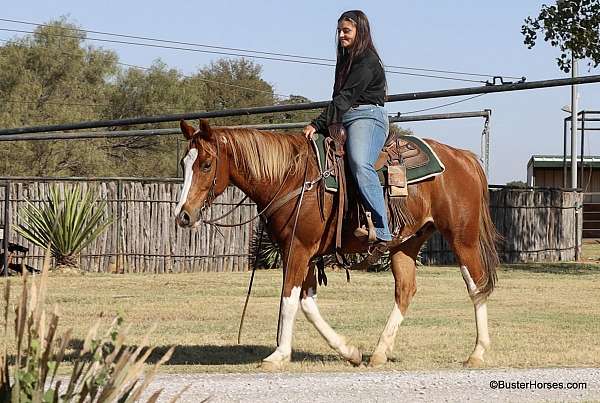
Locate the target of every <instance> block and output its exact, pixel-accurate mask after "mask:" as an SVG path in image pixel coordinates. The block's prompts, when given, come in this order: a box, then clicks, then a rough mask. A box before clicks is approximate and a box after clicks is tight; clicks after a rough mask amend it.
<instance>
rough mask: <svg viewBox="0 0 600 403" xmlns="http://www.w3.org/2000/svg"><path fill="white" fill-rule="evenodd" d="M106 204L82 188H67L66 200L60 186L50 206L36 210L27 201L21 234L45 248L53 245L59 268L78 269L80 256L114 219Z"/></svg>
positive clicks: (49, 200) (51, 196)
mask: <svg viewBox="0 0 600 403" xmlns="http://www.w3.org/2000/svg"><path fill="white" fill-rule="evenodd" d="M105 209H106V202H105V201H102V202H99V201H98V199H97V196H96V194H95V193H94V192H92V191H85V192H82V191H81V189H80V187H79V186H73V187H70V188H66V189H65V191H64V198H62V197H61V194H60V191H59V189H58V187H57V186H53V187H51V188H50V193H49V194H48V198H47V200H46V202H44V203H42V204H41V205H40V206H36V205H34V204H33V203H31V202H30V201H29V200H27V205H26V206H25V207H24V208H23V209H22V210H21V211H20V212H19V218H20V219H21V221H23V224H19V225H17V226H16V228H15V230H16V232H17V233H19V234H20V235H22V236H23V237H24V238H25V239H27V240H29V241H30V242H32V243H34V244H36V245H38V246H41V247H42V248H45V247H46V246H47V245H50V250H51V252H52V256H53V257H54V258H55V259H56V263H57V265H58V266H68V267H77V266H78V254H79V252H81V250H82V249H83V248H85V247H86V246H87V245H89V243H90V242H92V241H93V240H94V239H96V237H98V235H100V234H101V233H102V232H103V231H104V230H105V229H106V227H107V226H108V225H110V224H111V222H112V219H111V218H106V217H105V213H104V211H105Z"/></svg>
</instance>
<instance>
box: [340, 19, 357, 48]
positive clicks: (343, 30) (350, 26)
mask: <svg viewBox="0 0 600 403" xmlns="http://www.w3.org/2000/svg"><path fill="white" fill-rule="evenodd" d="M338 38H339V40H340V45H342V47H343V48H345V49H349V48H351V47H352V45H354V40H355V39H356V25H354V23H353V22H351V21H348V20H342V21H340V22H339V23H338Z"/></svg>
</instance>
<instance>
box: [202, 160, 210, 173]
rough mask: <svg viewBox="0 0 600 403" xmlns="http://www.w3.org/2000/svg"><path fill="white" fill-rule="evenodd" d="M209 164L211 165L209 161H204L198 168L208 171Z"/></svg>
mask: <svg viewBox="0 0 600 403" xmlns="http://www.w3.org/2000/svg"><path fill="white" fill-rule="evenodd" d="M211 166H212V162H211V161H204V162H203V163H202V165H200V169H202V171H203V172H208V171H210V167H211Z"/></svg>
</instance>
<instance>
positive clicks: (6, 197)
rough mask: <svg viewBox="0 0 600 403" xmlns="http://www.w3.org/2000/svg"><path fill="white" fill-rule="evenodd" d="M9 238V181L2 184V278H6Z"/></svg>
mask: <svg viewBox="0 0 600 403" xmlns="http://www.w3.org/2000/svg"><path fill="white" fill-rule="evenodd" d="M9 236H10V181H6V182H4V235H3V236H2V243H3V245H2V246H3V248H4V262H3V263H4V277H8V238H9Z"/></svg>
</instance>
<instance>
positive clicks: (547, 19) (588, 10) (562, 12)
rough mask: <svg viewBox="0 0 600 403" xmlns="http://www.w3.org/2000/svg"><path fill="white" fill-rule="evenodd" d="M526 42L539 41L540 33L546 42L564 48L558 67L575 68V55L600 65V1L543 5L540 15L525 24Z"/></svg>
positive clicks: (565, 0)
mask: <svg viewBox="0 0 600 403" xmlns="http://www.w3.org/2000/svg"><path fill="white" fill-rule="evenodd" d="M521 32H522V33H523V35H524V36H525V40H524V41H525V45H527V47H528V48H529V49H531V48H533V47H534V46H535V44H536V40H537V35H538V32H540V33H543V35H544V41H546V42H550V44H551V45H552V46H554V47H558V48H559V49H560V52H561V54H560V56H559V57H558V58H557V62H558V67H559V68H560V69H561V70H562V71H564V72H566V73H568V72H569V71H570V70H571V65H570V61H571V54H572V55H573V57H575V58H576V59H587V60H588V66H590V67H591V66H593V67H597V66H598V65H599V64H600V0H558V1H557V2H556V4H552V5H546V4H543V5H542V8H541V10H540V13H539V15H538V16H537V17H535V18H532V17H527V18H526V19H525V23H524V24H523V26H522V27H521Z"/></svg>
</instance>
